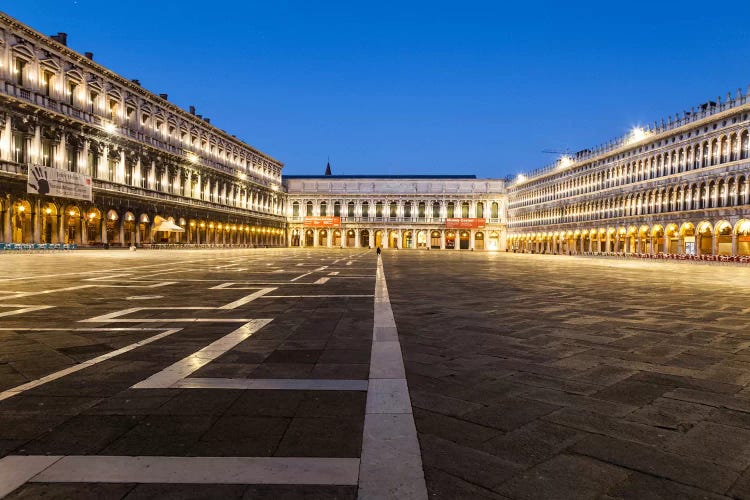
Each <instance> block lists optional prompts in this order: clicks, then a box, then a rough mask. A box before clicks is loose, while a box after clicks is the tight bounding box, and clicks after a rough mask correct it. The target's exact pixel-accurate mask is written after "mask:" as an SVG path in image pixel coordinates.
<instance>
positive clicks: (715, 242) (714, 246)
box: [711, 232, 719, 255]
mask: <svg viewBox="0 0 750 500" xmlns="http://www.w3.org/2000/svg"><path fill="white" fill-rule="evenodd" d="M718 246H719V238H717V237H716V233H715V232H714V233H711V254H713V255H716V253H717V252H716V249H717V247H718Z"/></svg>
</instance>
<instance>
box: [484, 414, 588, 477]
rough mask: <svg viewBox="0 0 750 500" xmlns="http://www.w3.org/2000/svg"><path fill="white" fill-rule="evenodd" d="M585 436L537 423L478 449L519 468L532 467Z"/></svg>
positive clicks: (555, 426)
mask: <svg viewBox="0 0 750 500" xmlns="http://www.w3.org/2000/svg"><path fill="white" fill-rule="evenodd" d="M583 436H584V435H583V434H582V433H581V432H579V431H576V430H574V429H570V428H568V427H563V426H560V425H555V424H552V423H548V422H543V421H536V422H532V423H530V424H528V425H526V426H524V427H521V428H519V429H516V430H514V431H512V432H509V433H507V434H504V435H501V436H498V437H496V438H494V439H491V440H489V441H486V442H485V443H484V444H482V445H481V448H480V449H481V450H482V451H486V452H487V453H491V454H493V455H495V456H497V457H499V458H501V459H503V460H505V461H508V462H512V463H516V464H519V465H526V466H530V465H535V464H537V463H539V462H543V461H545V460H547V459H549V458H551V457H553V456H555V455H556V454H558V453H560V452H561V451H563V450H565V449H566V448H568V447H569V446H571V445H572V444H574V443H575V442H576V441H578V440H579V439H581V438H582V437H583Z"/></svg>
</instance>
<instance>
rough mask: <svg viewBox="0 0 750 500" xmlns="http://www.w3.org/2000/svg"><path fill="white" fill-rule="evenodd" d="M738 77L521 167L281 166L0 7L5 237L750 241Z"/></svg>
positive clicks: (568, 247)
mask: <svg viewBox="0 0 750 500" xmlns="http://www.w3.org/2000/svg"><path fill="white" fill-rule="evenodd" d="M749 116H750V101H749V100H748V94H747V93H745V94H743V93H742V91H740V90H738V91H737V93H736V95H734V96H732V95H727V98H726V99H724V100H722V99H721V98H719V99H717V100H716V101H709V102H707V103H705V104H703V105H701V106H698V107H697V108H693V109H692V110H691V111H688V112H685V113H683V114H682V115H681V116H680V115H677V116H675V117H674V118H671V119H668V120H666V121H662V122H661V124H659V123H654V125H653V126H651V127H648V128H636V129H633V131H631V133H630V134H628V135H627V136H625V137H622V138H619V139H617V140H614V141H610V142H608V143H606V144H604V145H602V146H598V147H596V148H592V149H585V150H582V151H579V152H578V153H575V154H574V155H571V156H567V155H565V156H562V157H561V158H559V159H558V160H557V161H556V162H555V163H554V164H552V165H549V166H547V167H545V168H543V169H539V170H536V171H533V172H531V173H529V174H526V175H519V176H518V177H516V178H515V179H512V180H511V179H509V178H505V179H478V178H476V177H475V176H471V175H468V176H467V175H457V176H450V175H447V176H446V175H435V176H424V175H411V176H409V175H395V176H383V175H371V176H367V175H364V176H363V175H350V176H336V175H330V173H331V172H330V168H329V169H328V170H327V172H326V174H327V175H320V176H314V175H312V176H304V175H303V176H283V177H282V169H283V163H282V162H280V161H278V160H276V159H274V158H273V157H271V156H269V155H267V154H265V153H263V152H261V151H259V150H257V149H255V148H253V147H252V146H250V145H248V144H246V143H245V142H243V141H241V140H239V139H237V138H236V137H235V136H232V135H230V134H228V133H227V132H225V131H223V130H221V129H219V128H217V127H216V126H214V125H213V124H211V122H210V120H209V119H208V118H204V117H202V116H201V115H197V114H196V113H195V109H194V108H193V107H192V106H191V107H190V109H189V110H187V111H186V110H183V109H181V108H179V107H178V106H176V105H174V104H173V103H171V102H169V100H168V96H167V95H166V94H159V95H156V94H154V93H152V92H150V91H148V90H146V89H144V88H143V87H141V85H140V82H138V81H137V80H128V79H126V78H123V77H122V76H120V75H118V74H116V73H114V72H112V71H111V70H109V69H107V68H105V67H103V66H101V65H99V64H97V63H96V62H94V60H93V54H91V53H85V54H83V55H82V54H79V53H78V52H75V51H73V50H71V49H70V48H68V47H67V35H65V34H64V33H58V34H57V35H53V36H45V35H43V34H41V33H39V32H37V31H35V30H33V29H32V28H30V27H28V26H26V25H24V24H23V23H21V22H19V21H17V20H15V19H13V18H12V17H10V16H7V15H5V14H2V13H0V231H1V232H0V242H5V243H75V244H78V245H120V246H130V245H146V244H151V243H167V242H168V243H181V244H189V245H251V246H302V247H374V246H382V247H386V248H387V247H397V248H414V249H419V248H423V249H455V250H497V251H510V250H512V251H522V252H538V253H561V254H576V253H607V254H609V253H670V254H727V255H730V254H733V255H749V254H750V192H749V191H748V186H749V184H748V173H749V171H750V159H749V158H748V157H749V156H750V145H749V144H748V135H749V134H750V119H749Z"/></svg>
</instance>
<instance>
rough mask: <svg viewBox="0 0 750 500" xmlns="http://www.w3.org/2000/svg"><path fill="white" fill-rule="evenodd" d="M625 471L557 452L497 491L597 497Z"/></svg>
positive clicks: (525, 496)
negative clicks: (557, 453)
mask: <svg viewBox="0 0 750 500" xmlns="http://www.w3.org/2000/svg"><path fill="white" fill-rule="evenodd" d="M628 474H629V471H628V470H627V469H624V468H622V467H617V466H614V465H611V464H607V463H604V462H601V461H598V460H593V459H591V458H588V457H582V456H576V455H558V456H556V457H554V458H552V459H550V460H548V461H546V462H544V463H541V464H539V465H537V466H535V467H532V468H531V469H529V470H527V471H525V472H522V473H520V474H518V475H517V476H516V477H514V478H513V479H511V480H510V481H508V482H507V483H505V484H503V485H502V486H500V487H499V488H498V491H499V492H500V493H501V494H503V495H505V496H508V497H510V498H517V499H530V500H534V499H538V498H555V499H566V498H569V499H586V498H598V497H599V496H600V495H601V494H602V493H604V492H606V491H607V490H609V489H610V488H611V487H612V486H614V485H616V484H618V483H620V482H622V481H624V480H625V479H627V477H628Z"/></svg>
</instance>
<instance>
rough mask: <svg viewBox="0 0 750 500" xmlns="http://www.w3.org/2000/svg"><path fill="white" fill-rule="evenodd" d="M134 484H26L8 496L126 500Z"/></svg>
mask: <svg viewBox="0 0 750 500" xmlns="http://www.w3.org/2000/svg"><path fill="white" fill-rule="evenodd" d="M134 487H135V485H134V484H122V483H107V484H104V483H26V484H24V485H23V486H21V487H20V488H18V489H17V490H16V491H14V492H13V493H11V494H10V495H8V496H6V497H5V498H6V499H8V500H32V499H33V500H36V499H39V498H44V499H45V500H71V499H75V500H101V499H104V498H106V499H110V498H112V499H119V498H124V497H125V495H127V494H128V493H129V492H130V491H131V490H132V489H133V488H134Z"/></svg>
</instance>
